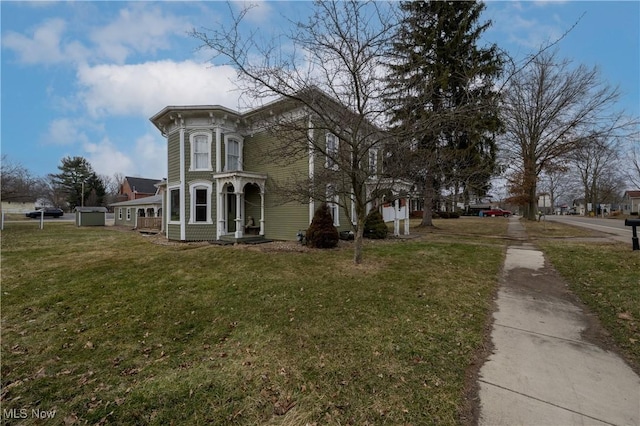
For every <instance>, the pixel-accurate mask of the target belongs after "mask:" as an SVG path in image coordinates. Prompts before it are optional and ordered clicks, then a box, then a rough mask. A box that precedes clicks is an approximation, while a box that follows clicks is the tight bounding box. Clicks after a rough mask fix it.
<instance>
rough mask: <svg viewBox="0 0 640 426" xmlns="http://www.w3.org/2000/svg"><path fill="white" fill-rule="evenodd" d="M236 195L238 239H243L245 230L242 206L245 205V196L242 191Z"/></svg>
mask: <svg viewBox="0 0 640 426" xmlns="http://www.w3.org/2000/svg"><path fill="white" fill-rule="evenodd" d="M235 194H236V219H235V220H236V238H242V236H243V230H244V212H243V208H242V205H243V204H244V194H243V193H242V192H240V191H237V190H236V192H235Z"/></svg>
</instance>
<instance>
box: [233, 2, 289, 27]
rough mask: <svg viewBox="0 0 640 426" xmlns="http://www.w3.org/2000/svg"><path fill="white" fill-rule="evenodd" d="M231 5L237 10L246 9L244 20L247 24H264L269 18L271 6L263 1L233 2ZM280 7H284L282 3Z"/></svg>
mask: <svg viewBox="0 0 640 426" xmlns="http://www.w3.org/2000/svg"><path fill="white" fill-rule="evenodd" d="M232 4H233V5H234V6H235V7H236V9H238V10H244V9H248V11H247V14H246V15H245V19H246V20H247V21H249V22H253V23H264V22H267V21H268V19H269V18H270V16H271V12H272V8H271V4H269V2H268V1H265V0H244V1H235V2H233V3H232ZM282 5H284V3H282Z"/></svg>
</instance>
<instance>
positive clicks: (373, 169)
mask: <svg viewBox="0 0 640 426" xmlns="http://www.w3.org/2000/svg"><path fill="white" fill-rule="evenodd" d="M377 174H378V150H377V149H370V150H369V175H370V176H375V175H377Z"/></svg>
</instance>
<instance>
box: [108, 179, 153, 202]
mask: <svg viewBox="0 0 640 426" xmlns="http://www.w3.org/2000/svg"><path fill="white" fill-rule="evenodd" d="M160 182H161V180H160V179H147V178H139V177H131V176H125V178H124V181H123V182H122V185H120V191H119V192H118V196H117V198H116V200H117V201H118V202H122V201H130V200H137V199H139V198H145V197H151V196H153V195H156V191H157V189H158V188H156V186H155V185H156V184H157V183H160Z"/></svg>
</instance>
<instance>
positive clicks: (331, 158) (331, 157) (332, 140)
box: [325, 133, 338, 169]
mask: <svg viewBox="0 0 640 426" xmlns="http://www.w3.org/2000/svg"><path fill="white" fill-rule="evenodd" d="M325 152H326V153H327V161H326V163H325V165H326V167H327V168H329V169H334V168H337V164H336V161H335V159H336V155H337V154H338V137H337V136H336V135H334V134H332V133H327V137H326V150H325Z"/></svg>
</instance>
